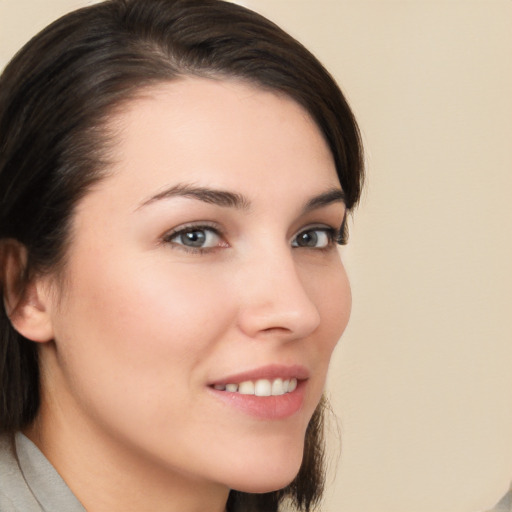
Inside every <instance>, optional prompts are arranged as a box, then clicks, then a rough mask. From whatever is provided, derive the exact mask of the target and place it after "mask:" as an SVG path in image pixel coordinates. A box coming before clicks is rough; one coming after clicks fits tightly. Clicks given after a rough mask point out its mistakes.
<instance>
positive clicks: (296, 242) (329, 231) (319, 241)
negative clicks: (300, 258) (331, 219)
mask: <svg viewBox="0 0 512 512" xmlns="http://www.w3.org/2000/svg"><path fill="white" fill-rule="evenodd" d="M336 239H337V232H336V230H335V229H333V228H327V227H325V228H309V229H305V230H304V231H301V232H300V233H299V234H298V235H297V236H296V237H295V238H294V239H293V240H292V247H306V248H312V249H325V248H327V247H329V246H330V245H333V243H334V241H335V240H336Z"/></svg>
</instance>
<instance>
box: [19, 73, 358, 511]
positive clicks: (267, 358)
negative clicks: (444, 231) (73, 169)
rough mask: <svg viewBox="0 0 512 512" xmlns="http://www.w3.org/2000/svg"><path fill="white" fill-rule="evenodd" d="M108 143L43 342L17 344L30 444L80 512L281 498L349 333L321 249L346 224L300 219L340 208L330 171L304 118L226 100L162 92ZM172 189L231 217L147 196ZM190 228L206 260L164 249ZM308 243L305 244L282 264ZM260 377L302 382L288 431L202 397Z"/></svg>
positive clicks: (51, 280) (274, 104)
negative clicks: (36, 404) (30, 406)
mask: <svg viewBox="0 0 512 512" xmlns="http://www.w3.org/2000/svg"><path fill="white" fill-rule="evenodd" d="M110 127H111V128H112V130H114V133H115V134H116V135H115V136H116V144H115V147H114V152H113V164H112V169H111V171H112V172H111V173H110V174H109V175H108V176H107V177H106V178H105V179H103V180H102V181H101V182H100V183H99V184H98V185H97V186H95V188H94V189H93V190H92V191H91V192H90V193H88V194H87V195H86V196H85V197H84V198H83V199H82V200H81V201H80V203H79V204H78V206H77V209H76V214H75V217H74V223H73V229H72V239H71V243H70V246H69V250H68V254H67V258H66V265H65V269H64V271H63V272H64V273H63V274H62V275H59V276H47V277H41V278H40V281H39V282H38V283H36V289H37V308H38V311H39V312H40V314H41V315H42V316H43V317H44V320H40V321H41V322H42V323H44V322H46V324H45V328H46V329H47V330H46V331H44V330H42V331H41V333H43V332H44V333H45V334H41V335H40V336H37V335H33V336H32V338H33V339H35V340H36V341H39V342H41V344H40V355H41V368H42V407H41V411H40V413H39V416H38V418H37V421H36V423H35V424H34V425H33V426H32V428H31V429H29V430H28V431H27V434H28V435H29V437H31V439H32V440H33V441H34V442H35V443H36V444H37V445H38V446H39V447H40V449H41V450H42V451H43V453H45V455H46V456H47V457H48V458H49V460H50V461H51V462H52V463H53V465H54V466H55V467H56V469H57V470H58V471H59V473H60V474H61V475H62V476H63V478H64V479H65V481H66V482H67V483H68V485H69V486H70V488H71V490H72V491H73V492H74V493H75V495H76V496H77V497H78V499H79V500H80V501H81V502H82V503H83V505H84V507H86V509H87V510H88V511H89V512H107V511H109V512H112V511H116V510H117V511H121V510H122V511H128V512H130V511H137V512H140V511H141V510H152V511H169V512H171V511H178V510H179V511H180V512H183V511H190V512H192V511H197V512H199V511H201V512H204V511H211V512H215V511H217V512H220V511H222V510H224V507H225V502H226V499H227V495H228V492H229V489H238V490H242V491H246V492H265V491H271V490H275V489H278V488H281V487H283V486H285V485H287V484H288V483H289V482H290V481H291V480H292V479H293V478H294V476H295V475H296V473H297V471H298V469H299V466H300V462H301V458H302V449H303V442H304V434H305V430H306V427H307V424H308V421H309V419H310V418H311V415H312V413H313V411H314V409H315V407H316V405H317V403H318V401H319V399H320V397H321V394H322V391H323V389H324V384H325V378H326V373H327V369H328V365H329V360H330V357H331V354H332V351H333V349H334V347H335V345H336V343H337V342H338V340H339V338H340V336H341V334H342V332H343V330H344V329H345V326H346V324H347V322H348V318H349V313H350V304H351V298H350V288H349V283H348V280H347V277H346V274H345V270H344V268H343V264H342V262H341V260H340V255H339V252H338V250H337V246H336V244H334V243H333V242H332V240H330V239H329V236H326V235H325V233H326V231H325V230H326V229H331V228H338V227H339V226H340V225H341V223H342V220H343V217H344V214H345V206H344V204H343V202H342V201H339V200H332V201H331V202H329V203H328V204H322V205H320V206H318V207H316V208H313V209H310V210H308V211H306V212H305V211H304V205H305V204H307V203H308V201H310V200H311V199H312V198H314V197H316V196H319V195H321V194H324V193H325V192H329V191H332V190H338V191H339V190H341V189H340V185H339V181H338V179H337V176H336V172H335V167H334V163H333V159H332V155H331V153H330V151H329V149H328V146H327V144H326V143H325V141H324V139H323V137H322V135H321V133H320V131H319V130H318V128H317V126H316V125H315V124H314V123H313V121H312V120H311V118H310V117H309V115H308V114H307V113H306V112H305V111H304V110H303V109H302V107H300V106H299V105H297V104H296V103H295V102H294V101H292V100H290V99H289V98H287V97H284V96H282V95H278V94H275V93H272V92H268V91H263V90H261V89H258V88H255V87H254V86H250V85H247V84H243V83H240V82H237V81H228V80H222V81H220V80H219V81H214V80H207V79H199V78H188V79H183V80H180V81H176V82H172V83H168V84H160V85H158V86H155V87H153V88H151V89H149V90H145V91H144V94H142V95H141V96H140V97H138V98H137V99H135V100H132V101H131V102H130V103H129V104H128V105H126V107H125V108H124V109H123V110H122V113H121V114H117V115H116V117H115V118H114V119H112V120H111V126H110ZM178 184H180V185H182V184H187V185H190V186H195V187H209V188H214V189H220V190H223V191H229V192H231V193H234V194H238V195H242V196H243V197H244V201H245V202H244V204H243V205H238V207H235V206H225V205H218V204H210V203H208V202H205V201H204V200H201V199H200V198H197V197H192V196H187V197H183V196H180V195H170V194H167V196H166V195H165V194H162V192H164V191H165V190H168V189H169V188H172V187H176V186H177V185H178ZM174 190H175V189H174ZM191 223H192V224H193V225H201V226H202V225H204V224H205V223H207V225H208V226H212V227H214V228H215V230H217V232H218V234H215V232H210V231H207V232H203V234H205V235H207V236H208V245H207V247H206V248H204V249H203V250H202V251H199V252H198V251H197V250H192V251H191V250H189V249H188V248H187V247H186V246H184V245H183V239H182V238H180V237H179V236H177V235H175V231H176V229H178V230H179V229H180V228H181V227H183V226H184V225H186V226H189V225H190V224H191ZM313 228H314V229H313ZM173 230H174V231H173ZM304 231H306V232H307V233H308V234H310V235H311V233H312V232H314V234H315V235H317V236H319V237H320V242H319V244H318V245H317V246H314V247H300V246H297V243H296V241H297V235H298V234H299V233H302V232H304ZM326 240H327V243H326V244H325V245H326V246H325V247H321V246H322V245H324V242H325V241H326ZM269 364H281V365H295V364H298V365H302V366H304V367H305V368H306V369H307V371H308V372H309V378H308V380H307V382H306V384H305V395H304V402H303V404H302V407H301V408H300V410H299V411H297V412H296V413H294V414H292V415H291V416H289V417H286V418H284V419H273V420H271V419H262V418H257V417H254V416H252V415H250V414H247V413H246V412H244V411H240V410H239V409H237V408H236V407H232V406H230V405H229V404H227V403H226V402H224V401H222V400H218V399H217V398H216V396H214V394H212V392H211V388H210V387H209V384H211V383H212V382H214V381H216V380H218V379H222V378H224V377H226V376H229V375H234V374H237V373H240V372H244V371H251V370H254V369H256V368H259V367H262V366H266V365H269Z"/></svg>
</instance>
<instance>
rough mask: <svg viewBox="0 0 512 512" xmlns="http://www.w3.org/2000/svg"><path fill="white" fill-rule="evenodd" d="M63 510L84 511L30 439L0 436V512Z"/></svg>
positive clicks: (51, 511)
mask: <svg viewBox="0 0 512 512" xmlns="http://www.w3.org/2000/svg"><path fill="white" fill-rule="evenodd" d="M64 511H65V512H86V510H85V508H84V507H83V506H82V505H81V503H80V502H79V501H78V500H77V498H76V497H75V495H74V494H73V493H72V492H71V490H70V489H69V487H68V486H67V485H66V483H65V482H64V480H62V478H61V476H60V475H59V474H58V473H57V471H56V470H55V468H54V467H53V466H52V465H51V464H50V462H49V461H48V459H47V458H46V457H45V456H44V455H43V454H42V453H41V451H40V450H39V448H37V446H36V445H35V444H34V443H33V442H32V441H30V439H28V438H27V437H26V436H24V435H23V434H22V433H21V432H18V433H17V434H15V435H14V437H13V436H0V512H64Z"/></svg>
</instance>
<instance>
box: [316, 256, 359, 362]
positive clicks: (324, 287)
mask: <svg viewBox="0 0 512 512" xmlns="http://www.w3.org/2000/svg"><path fill="white" fill-rule="evenodd" d="M307 288H308V292H309V296H310V297H311V300H312V301H313V302H314V303H315V305H316V307H317V309H318V311H319V313H320V317H321V327H320V329H321V332H322V336H321V339H322V342H321V343H319V345H320V346H321V348H322V350H324V351H325V352H326V353H328V354H329V356H330V354H331V353H332V351H333V350H334V348H335V346H336V344H337V343H338V341H339V339H340V338H341V336H342V334H343V332H344V331H345V328H346V327H347V324H348V321H349V318H350V312H351V309H352V294H351V290H350V283H349V280H348V276H347V274H346V272H345V268H344V266H343V265H342V263H341V262H338V263H337V264H336V265H333V266H332V267H330V268H329V269H328V271H324V272H321V273H320V274H310V275H309V277H308V285H307Z"/></svg>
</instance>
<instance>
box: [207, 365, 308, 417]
mask: <svg viewBox="0 0 512 512" xmlns="http://www.w3.org/2000/svg"><path fill="white" fill-rule="evenodd" d="M309 378H310V372H309V370H307V369H306V368H304V367H303V366H298V365H297V366H281V365H271V366H266V367H262V368H259V369H256V370H254V371H249V372H244V373H239V374H237V375H232V376H230V377H224V378H223V379H222V380H217V381H214V382H212V383H210V384H209V386H208V387H209V388H210V390H211V392H212V393H213V395H214V396H216V397H217V398H218V399H219V400H221V401H222V402H224V403H225V404H227V405H228V406H229V407H230V408H235V409H236V410H239V411H241V412H243V413H246V414H249V415H250V416H254V417H257V418H260V419H271V420H276V419H284V418H288V417H290V416H293V415H294V414H296V413H298V412H299V411H300V410H301V409H302V406H303V404H304V400H305V393H306V391H305V390H306V386H307V383H308V380H309Z"/></svg>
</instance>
